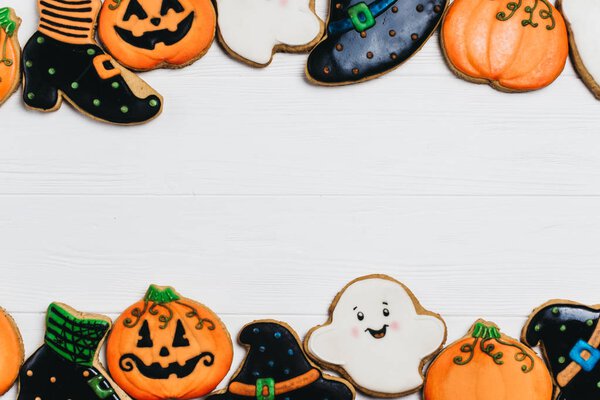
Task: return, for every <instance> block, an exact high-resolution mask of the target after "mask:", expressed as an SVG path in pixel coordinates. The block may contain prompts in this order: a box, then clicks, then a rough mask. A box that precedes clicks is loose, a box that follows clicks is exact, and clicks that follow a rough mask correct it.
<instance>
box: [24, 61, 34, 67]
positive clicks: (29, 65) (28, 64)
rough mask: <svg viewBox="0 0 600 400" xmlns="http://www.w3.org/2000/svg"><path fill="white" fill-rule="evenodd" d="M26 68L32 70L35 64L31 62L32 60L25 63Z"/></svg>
mask: <svg viewBox="0 0 600 400" xmlns="http://www.w3.org/2000/svg"><path fill="white" fill-rule="evenodd" d="M25 66H26V67H27V68H31V67H33V62H31V61H30V60H27V61H25Z"/></svg>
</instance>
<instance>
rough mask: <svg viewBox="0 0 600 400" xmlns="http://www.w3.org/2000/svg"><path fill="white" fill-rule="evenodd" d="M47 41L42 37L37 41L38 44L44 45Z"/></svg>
mask: <svg viewBox="0 0 600 400" xmlns="http://www.w3.org/2000/svg"><path fill="white" fill-rule="evenodd" d="M45 41H46V40H45V39H44V38H43V37H41V36H39V37H38V38H37V39H36V42H38V44H42V43H44V42H45Z"/></svg>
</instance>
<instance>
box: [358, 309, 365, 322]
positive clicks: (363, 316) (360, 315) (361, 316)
mask: <svg viewBox="0 0 600 400" xmlns="http://www.w3.org/2000/svg"><path fill="white" fill-rule="evenodd" d="M356 318H358V320H359V321H362V320H363V319H365V314H363V313H362V312H360V311H359V312H358V314H356Z"/></svg>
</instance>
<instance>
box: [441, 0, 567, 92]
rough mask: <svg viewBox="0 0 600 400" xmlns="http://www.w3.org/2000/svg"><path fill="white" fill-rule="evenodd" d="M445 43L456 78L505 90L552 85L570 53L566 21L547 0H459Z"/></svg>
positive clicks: (444, 31)
mask: <svg viewBox="0 0 600 400" xmlns="http://www.w3.org/2000/svg"><path fill="white" fill-rule="evenodd" d="M441 41H442V48H443V50H444V55H445V57H446V60H447V61H448V64H449V65H450V68H451V69H452V70H453V71H454V73H455V74H457V75H458V76H459V77H461V78H463V79H465V80H467V81H470V82H474V83H487V84H489V85H491V86H492V87H494V88H495V89H498V90H502V91H507V92H525V91H530V90H536V89H541V88H543V87H545V86H547V85H549V84H550V83H552V82H553V81H554V80H555V79H556V78H557V77H558V76H559V75H560V73H561V72H562V70H563V68H564V66H565V63H566V60H567V56H568V50H569V45H568V40H567V30H566V27H565V22H564V20H563V18H562V16H561V14H560V13H559V12H558V11H557V10H556V9H555V8H554V6H553V5H552V4H551V3H550V2H549V1H548V0H519V1H518V2H513V1H510V0H456V1H454V2H453V3H452V5H451V6H450V8H449V9H448V12H447V14H446V16H445V18H444V21H443V23H442V33H441Z"/></svg>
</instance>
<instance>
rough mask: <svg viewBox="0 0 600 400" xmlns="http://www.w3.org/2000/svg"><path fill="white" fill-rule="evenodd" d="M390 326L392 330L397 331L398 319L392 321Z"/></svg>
mask: <svg viewBox="0 0 600 400" xmlns="http://www.w3.org/2000/svg"><path fill="white" fill-rule="evenodd" d="M390 328H392V330H393V331H397V330H398V329H400V324H399V323H398V321H394V322H392V323H391V324H390Z"/></svg>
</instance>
